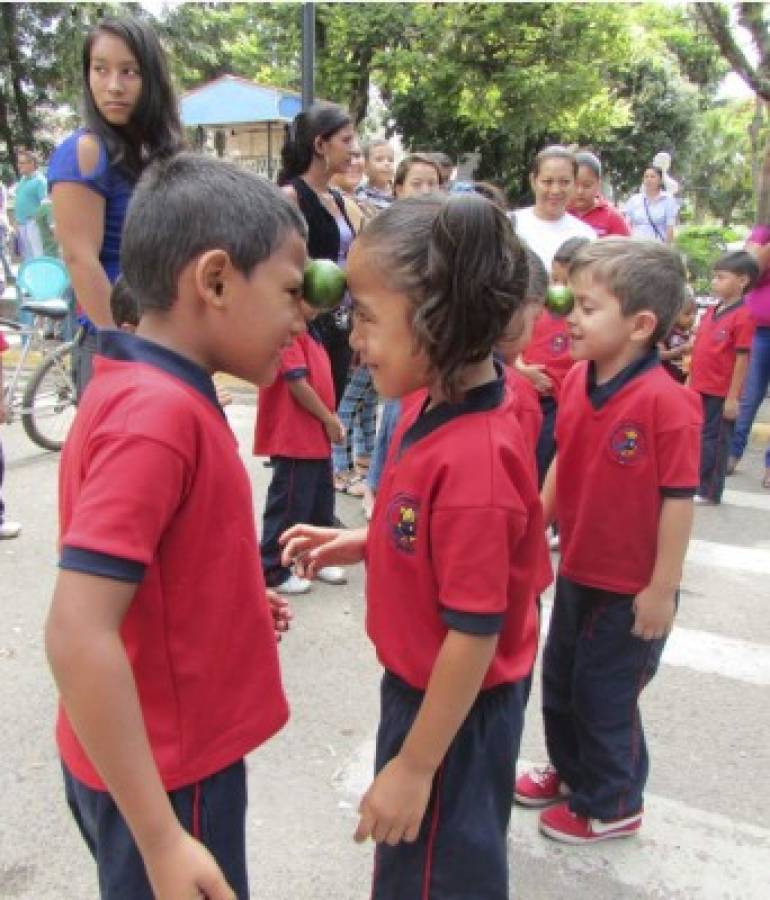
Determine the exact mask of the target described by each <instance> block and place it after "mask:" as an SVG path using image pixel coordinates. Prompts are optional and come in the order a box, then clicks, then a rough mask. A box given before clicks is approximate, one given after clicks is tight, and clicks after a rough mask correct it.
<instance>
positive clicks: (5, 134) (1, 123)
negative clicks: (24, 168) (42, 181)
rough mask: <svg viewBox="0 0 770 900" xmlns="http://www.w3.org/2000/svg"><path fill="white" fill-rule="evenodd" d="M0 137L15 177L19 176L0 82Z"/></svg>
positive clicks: (6, 104) (3, 91)
mask: <svg viewBox="0 0 770 900" xmlns="http://www.w3.org/2000/svg"><path fill="white" fill-rule="evenodd" d="M0 138H2V139H3V140H4V141H5V146H6V150H7V151H8V158H9V159H10V161H11V165H12V166H13V170H14V172H15V173H16V177H17V178H18V177H19V170H18V168H17V167H16V144H15V142H14V140H13V130H12V129H11V123H10V122H9V121H8V101H7V99H6V96H5V90H4V88H3V86H2V85H1V84H0Z"/></svg>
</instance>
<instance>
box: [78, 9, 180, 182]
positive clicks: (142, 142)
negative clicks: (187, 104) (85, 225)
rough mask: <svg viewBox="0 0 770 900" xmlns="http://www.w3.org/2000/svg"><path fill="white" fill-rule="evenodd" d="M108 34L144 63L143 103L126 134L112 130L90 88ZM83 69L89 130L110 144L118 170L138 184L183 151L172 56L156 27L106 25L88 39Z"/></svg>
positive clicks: (130, 22) (131, 22) (128, 22)
mask: <svg viewBox="0 0 770 900" xmlns="http://www.w3.org/2000/svg"><path fill="white" fill-rule="evenodd" d="M102 34H109V35H112V36H113V37H116V38H119V39H120V40H121V41H123V43H124V44H125V45H126V46H127V47H128V49H129V50H130V51H131V53H132V54H133V56H134V57H135V58H136V61H137V62H138V63H139V70H140V72H141V74H142V91H141V94H140V95H139V102H138V103H137V105H136V109H135V110H134V112H133V114H132V115H131V121H130V122H129V124H128V126H126V127H122V128H121V127H118V126H115V125H110V124H109V122H107V120H106V119H105V118H103V116H102V114H101V113H100V112H99V110H98V109H97V107H96V103H95V102H94V98H93V95H92V93H91V88H90V85H89V75H90V71H91V51H92V50H93V46H94V43H95V42H96V39H97V38H98V37H100V35H102ZM82 64H83V84H84V92H83V106H84V112H85V124H86V127H87V129H88V130H89V131H90V132H92V133H93V134H95V135H97V137H99V138H100V139H101V141H102V142H103V143H104V146H105V147H106V148H107V156H108V158H109V160H110V162H111V163H112V164H113V165H116V166H119V167H120V168H121V169H123V171H124V172H125V173H126V174H127V175H129V176H130V177H131V178H138V177H139V175H140V174H141V172H142V169H144V167H145V166H147V165H149V163H151V162H153V161H154V160H156V159H165V158H167V157H169V156H172V155H173V154H174V153H177V152H178V151H179V150H180V149H181V148H182V146H183V143H184V141H183V138H182V126H181V124H180V121H179V112H178V111H177V101H176V96H175V95H174V88H173V86H172V84H171V78H170V76H169V74H168V66H167V65H166V55H165V53H164V52H163V48H162V47H161V44H160V41H159V40H158V36H157V34H156V33H155V31H154V30H153V28H152V26H151V25H149V24H148V23H147V22H144V21H142V20H141V19H135V18H133V17H132V16H125V17H121V18H107V19H102V21H101V22H99V23H98V24H97V25H96V26H95V27H94V28H92V29H91V30H90V31H89V32H88V34H87V35H86V39H85V42H84V44H83V60H82Z"/></svg>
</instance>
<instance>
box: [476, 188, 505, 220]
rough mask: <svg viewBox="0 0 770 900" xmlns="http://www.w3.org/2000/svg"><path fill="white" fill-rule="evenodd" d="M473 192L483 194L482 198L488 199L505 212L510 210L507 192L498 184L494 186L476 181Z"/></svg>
mask: <svg viewBox="0 0 770 900" xmlns="http://www.w3.org/2000/svg"><path fill="white" fill-rule="evenodd" d="M473 190H474V191H475V192H476V193H477V194H481V196H482V197H486V198H487V200H489V201H491V202H492V203H494V204H495V206H498V207H499V208H500V209H502V211H503V212H506V211H507V210H508V198H507V197H506V196H505V192H504V191H503V190H502V189H501V188H499V187H498V186H497V185H496V184H492V183H491V182H490V181H474V182H473Z"/></svg>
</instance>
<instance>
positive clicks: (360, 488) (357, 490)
mask: <svg viewBox="0 0 770 900" xmlns="http://www.w3.org/2000/svg"><path fill="white" fill-rule="evenodd" d="M347 493H348V494H350V496H351V497H363V496H364V494H365V493H366V485H365V484H364V480H363V478H361V477H360V476H358V475H354V476H353V477H352V478H351V479H350V480H349V481H348V489H347Z"/></svg>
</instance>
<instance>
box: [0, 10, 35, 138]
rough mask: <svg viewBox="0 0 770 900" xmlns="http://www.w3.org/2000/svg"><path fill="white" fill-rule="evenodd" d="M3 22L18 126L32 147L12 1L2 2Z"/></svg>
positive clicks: (31, 133)
mask: <svg viewBox="0 0 770 900" xmlns="http://www.w3.org/2000/svg"><path fill="white" fill-rule="evenodd" d="M0 6H2V11H3V24H4V26H5V41H6V48H5V49H6V53H7V56H8V62H9V63H10V68H11V86H12V88H13V98H14V102H15V104H16V114H17V115H18V120H19V128H20V130H21V134H22V137H23V139H24V143H25V145H26V146H27V147H28V148H30V149H32V147H33V146H34V144H35V133H34V131H33V128H32V122H31V121H30V118H29V105H28V103H27V97H26V95H25V94H24V90H23V89H22V86H21V83H22V80H23V78H24V70H23V67H22V63H21V59H20V58H19V50H18V39H17V28H16V6H15V4H13V3H2V4H0Z"/></svg>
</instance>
